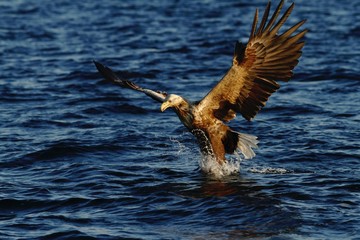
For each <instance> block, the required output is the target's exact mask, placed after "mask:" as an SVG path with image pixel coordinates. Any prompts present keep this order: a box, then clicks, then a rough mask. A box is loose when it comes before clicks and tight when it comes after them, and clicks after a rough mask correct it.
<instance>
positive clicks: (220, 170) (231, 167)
mask: <svg viewBox="0 0 360 240" xmlns="http://www.w3.org/2000/svg"><path fill="white" fill-rule="evenodd" d="M240 162H241V158H240V157H238V158H230V159H228V160H227V161H226V162H225V163H223V164H220V163H218V161H217V160H216V158H214V157H212V156H203V157H202V158H201V159H200V161H199V166H200V168H201V170H202V171H203V172H205V173H207V174H210V175H211V176H212V177H215V178H223V177H225V176H229V175H232V174H236V173H239V172H240Z"/></svg>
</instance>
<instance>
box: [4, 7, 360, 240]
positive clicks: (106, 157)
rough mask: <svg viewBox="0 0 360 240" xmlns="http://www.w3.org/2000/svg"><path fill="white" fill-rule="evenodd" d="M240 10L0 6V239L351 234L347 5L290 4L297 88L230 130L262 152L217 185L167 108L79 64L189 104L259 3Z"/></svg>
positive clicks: (359, 141)
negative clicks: (296, 41) (302, 36)
mask: <svg viewBox="0 0 360 240" xmlns="http://www.w3.org/2000/svg"><path fill="white" fill-rule="evenodd" d="M248 2H249V1H221V2H220V1H215V0H207V1H197V2H195V1H156V0H153V1H140V0H139V1H115V0H114V1H83V2H81V1H69V0H59V1H37V0H26V1H25V0H23V1H21V0H16V1H1V2H0V16H1V20H0V56H1V57H0V92H1V95H0V126H1V132H0V169H1V170H0V238H1V239H69V238H76V239H79V238H81V237H82V238H83V239H94V238H97V239H121V238H127V239H340V238H342V239H359V238H360V227H359V226H360V182H359V181H360V150H359V149H360V107H359V102H360V90H359V89H360V81H359V80H360V74H359V69H360V46H359V40H360V24H359V23H360V17H359V16H360V15H359V14H358V13H359V12H360V2H359V1H350V0H347V1H336V0H327V1H324V0H319V1H304V0H303V1H296V7H295V10H294V12H293V14H292V16H291V18H290V20H289V24H293V23H295V22H297V21H299V20H301V19H303V18H306V19H308V21H307V23H306V27H307V28H309V29H310V32H309V33H308V34H307V36H306V41H307V44H306V46H305V48H304V54H303V57H302V58H301V61H300V64H299V66H298V67H297V68H296V70H295V73H296V74H295V76H294V79H293V80H292V81H290V82H289V83H286V84H283V86H282V88H281V89H280V90H279V92H277V93H276V94H274V95H273V96H272V97H271V99H270V101H269V102H268V104H267V106H266V107H265V108H264V109H263V110H262V111H261V112H260V114H259V115H258V116H257V117H256V119H255V121H253V122H246V121H245V120H243V119H241V118H238V119H236V120H235V121H233V122H231V126H232V127H233V128H234V129H236V130H238V131H242V132H245V133H250V134H254V135H257V136H258V137H259V139H260V144H259V146H260V148H259V149H258V150H257V151H256V153H257V156H256V157H255V158H254V159H252V160H250V161H242V162H241V169H240V172H239V173H238V174H235V175H232V176H228V177H225V178H224V179H222V180H216V179H212V178H211V177H209V176H206V175H204V174H202V173H201V171H200V170H199V161H200V160H201V156H200V152H199V150H198V147H197V146H196V142H195V139H194V138H193V136H192V135H191V134H190V133H188V132H187V131H186V130H185V129H184V127H183V126H182V125H181V124H180V122H179V120H178V118H177V117H176V115H175V114H174V113H172V112H171V111H168V112H166V113H161V112H160V111H159V108H160V106H159V104H157V103H155V102H154V101H152V100H151V99H148V98H146V97H144V96H143V95H141V94H138V93H136V92H132V91H129V90H126V89H119V88H118V87H116V86H113V85H111V84H108V83H107V82H105V81H103V80H102V79H101V77H100V75H99V74H98V73H97V71H96V69H95V67H94V66H93V64H92V60H93V59H96V60H99V61H100V62H103V63H105V64H106V65H108V66H111V67H112V68H114V69H117V70H119V74H120V75H121V76H123V77H127V78H129V79H131V80H133V81H136V82H137V83H138V84H140V85H143V86H144V87H148V88H152V89H159V90H164V91H167V92H171V93H177V94H181V95H183V96H185V97H187V98H188V99H191V100H198V99H200V98H201V97H202V96H203V95H204V94H205V93H206V92H207V91H208V90H209V89H210V88H211V87H212V86H214V84H215V83H216V82H217V81H218V80H219V79H220V78H221V77H222V75H223V74H224V73H225V72H226V70H227V68H228V67H229V66H230V64H231V58H232V51H233V46H234V42H235V41H236V40H238V39H240V40H242V41H247V38H248V34H249V31H250V26H251V22H252V16H253V13H254V10H255V8H256V7H258V8H260V9H263V8H264V7H265V5H266V2H267V1H265V0H256V1H252V2H251V3H248ZM286 5H287V6H289V5H290V3H286ZM233 159H234V160H235V159H236V157H233Z"/></svg>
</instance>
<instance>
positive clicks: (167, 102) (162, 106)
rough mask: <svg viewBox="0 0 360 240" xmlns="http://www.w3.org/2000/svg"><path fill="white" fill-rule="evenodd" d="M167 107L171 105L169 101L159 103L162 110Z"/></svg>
mask: <svg viewBox="0 0 360 240" xmlns="http://www.w3.org/2000/svg"><path fill="white" fill-rule="evenodd" d="M169 107H171V103H170V102H169V101H166V102H163V104H161V107H160V110H161V111H162V112H163V111H165V110H166V109H167V108H169Z"/></svg>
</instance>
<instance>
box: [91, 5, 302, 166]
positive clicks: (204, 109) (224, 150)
mask: <svg viewBox="0 0 360 240" xmlns="http://www.w3.org/2000/svg"><path fill="white" fill-rule="evenodd" d="M283 5H284V0H282V1H281V2H280V3H279V5H278V7H277V8H276V10H275V11H274V13H273V15H272V17H271V18H270V20H269V19H268V17H269V14H270V6H271V3H270V2H268V4H267V6H266V8H265V11H264V14H263V17H262V20H261V22H260V25H259V26H258V10H256V12H255V16H254V20H253V24H252V28H251V33H250V37H249V41H248V43H247V44H246V45H244V44H242V43H240V42H236V45H235V51H234V57H233V62H232V66H231V67H230V69H229V70H228V72H227V73H226V74H225V76H224V77H223V78H222V79H221V80H220V81H219V83H218V84H217V85H216V86H215V87H214V88H213V89H212V90H211V91H210V92H209V93H208V94H207V95H206V96H205V97H204V98H203V99H202V100H201V101H199V102H197V103H192V102H189V101H188V100H186V99H184V98H183V97H181V96H178V95H175V94H166V93H165V92H160V91H153V90H150V89H144V88H141V87H139V86H138V85H136V84H135V83H133V82H131V81H128V80H123V79H120V78H119V77H118V76H117V75H116V74H115V73H114V72H113V71H112V70H111V69H110V68H108V67H105V66H103V65H102V64H100V63H98V62H95V61H94V63H95V65H96V67H97V69H98V71H99V72H100V73H101V74H102V75H103V76H104V77H105V79H107V80H109V81H111V82H113V83H115V84H117V85H119V86H121V87H124V88H130V89H133V90H136V91H140V92H143V93H145V94H146V95H148V96H150V97H151V98H153V99H155V100H156V101H159V102H161V103H162V104H161V108H160V109H161V111H165V110H166V109H167V108H172V109H173V110H174V111H175V112H176V114H177V115H178V117H179V119H180V120H181V122H182V123H183V124H184V125H185V126H186V128H187V129H188V130H189V131H190V132H191V133H192V134H194V136H195V137H196V138H197V140H198V144H199V146H200V149H201V152H202V154H203V155H205V156H211V157H213V158H215V159H216V160H217V162H218V163H220V164H223V163H224V162H226V158H225V155H226V154H233V153H234V152H235V151H237V150H238V149H239V150H240V152H241V153H242V154H243V155H244V157H245V159H250V158H253V157H254V156H255V153H254V151H253V149H254V148H257V143H258V141H257V137H255V136H253V135H249V134H244V133H239V132H236V131H234V130H232V129H231V128H230V127H228V126H227V125H226V124H225V122H228V121H230V120H232V119H234V118H235V117H236V113H240V114H241V115H242V116H243V117H244V118H245V119H247V120H251V119H253V118H254V117H255V115H256V114H257V113H258V111H259V110H260V109H261V108H262V107H264V106H265V104H266V101H267V100H268V98H269V97H270V95H271V94H272V93H274V92H275V91H276V90H277V89H279V87H280V85H279V84H278V83H277V81H289V80H290V78H291V77H292V75H293V69H294V67H295V66H296V65H297V64H298V59H299V57H300V56H301V50H302V48H303V46H304V41H303V37H304V35H305V34H306V32H307V30H306V29H305V30H302V31H298V29H299V28H300V27H301V26H302V25H303V24H304V23H305V20H303V21H300V22H298V23H297V24H295V25H294V26H292V27H290V28H288V29H286V30H285V31H283V32H282V33H281V34H280V33H279V31H280V28H281V27H282V26H283V24H284V23H285V21H286V20H287V18H288V17H289V15H290V13H291V11H292V10H293V8H294V4H292V5H291V6H290V7H289V8H288V9H287V10H286V11H285V13H284V14H283V15H282V17H281V18H280V19H279V20H277V19H278V17H279V14H280V12H281V9H282V7H283Z"/></svg>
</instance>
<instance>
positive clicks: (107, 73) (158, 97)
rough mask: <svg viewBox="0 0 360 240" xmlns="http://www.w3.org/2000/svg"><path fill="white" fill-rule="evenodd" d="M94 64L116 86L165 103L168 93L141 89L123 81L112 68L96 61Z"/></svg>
mask: <svg viewBox="0 0 360 240" xmlns="http://www.w3.org/2000/svg"><path fill="white" fill-rule="evenodd" d="M94 64H95V66H96V68H97V70H98V71H99V72H100V73H101V74H102V75H103V77H104V78H105V79H106V80H108V81H110V82H112V83H114V84H116V85H119V86H121V87H123V88H130V89H133V90H136V91H139V92H143V93H145V94H146V95H148V96H149V97H151V98H152V99H154V100H156V101H158V102H164V101H165V98H166V96H167V93H165V92H161V91H153V90H150V89H145V88H142V87H139V86H138V85H136V84H135V83H133V82H131V81H128V80H123V79H121V78H120V77H119V76H117V75H116V74H115V73H114V72H113V71H112V70H111V69H110V68H108V67H106V66H104V65H102V64H101V63H99V62H96V61H94Z"/></svg>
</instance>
